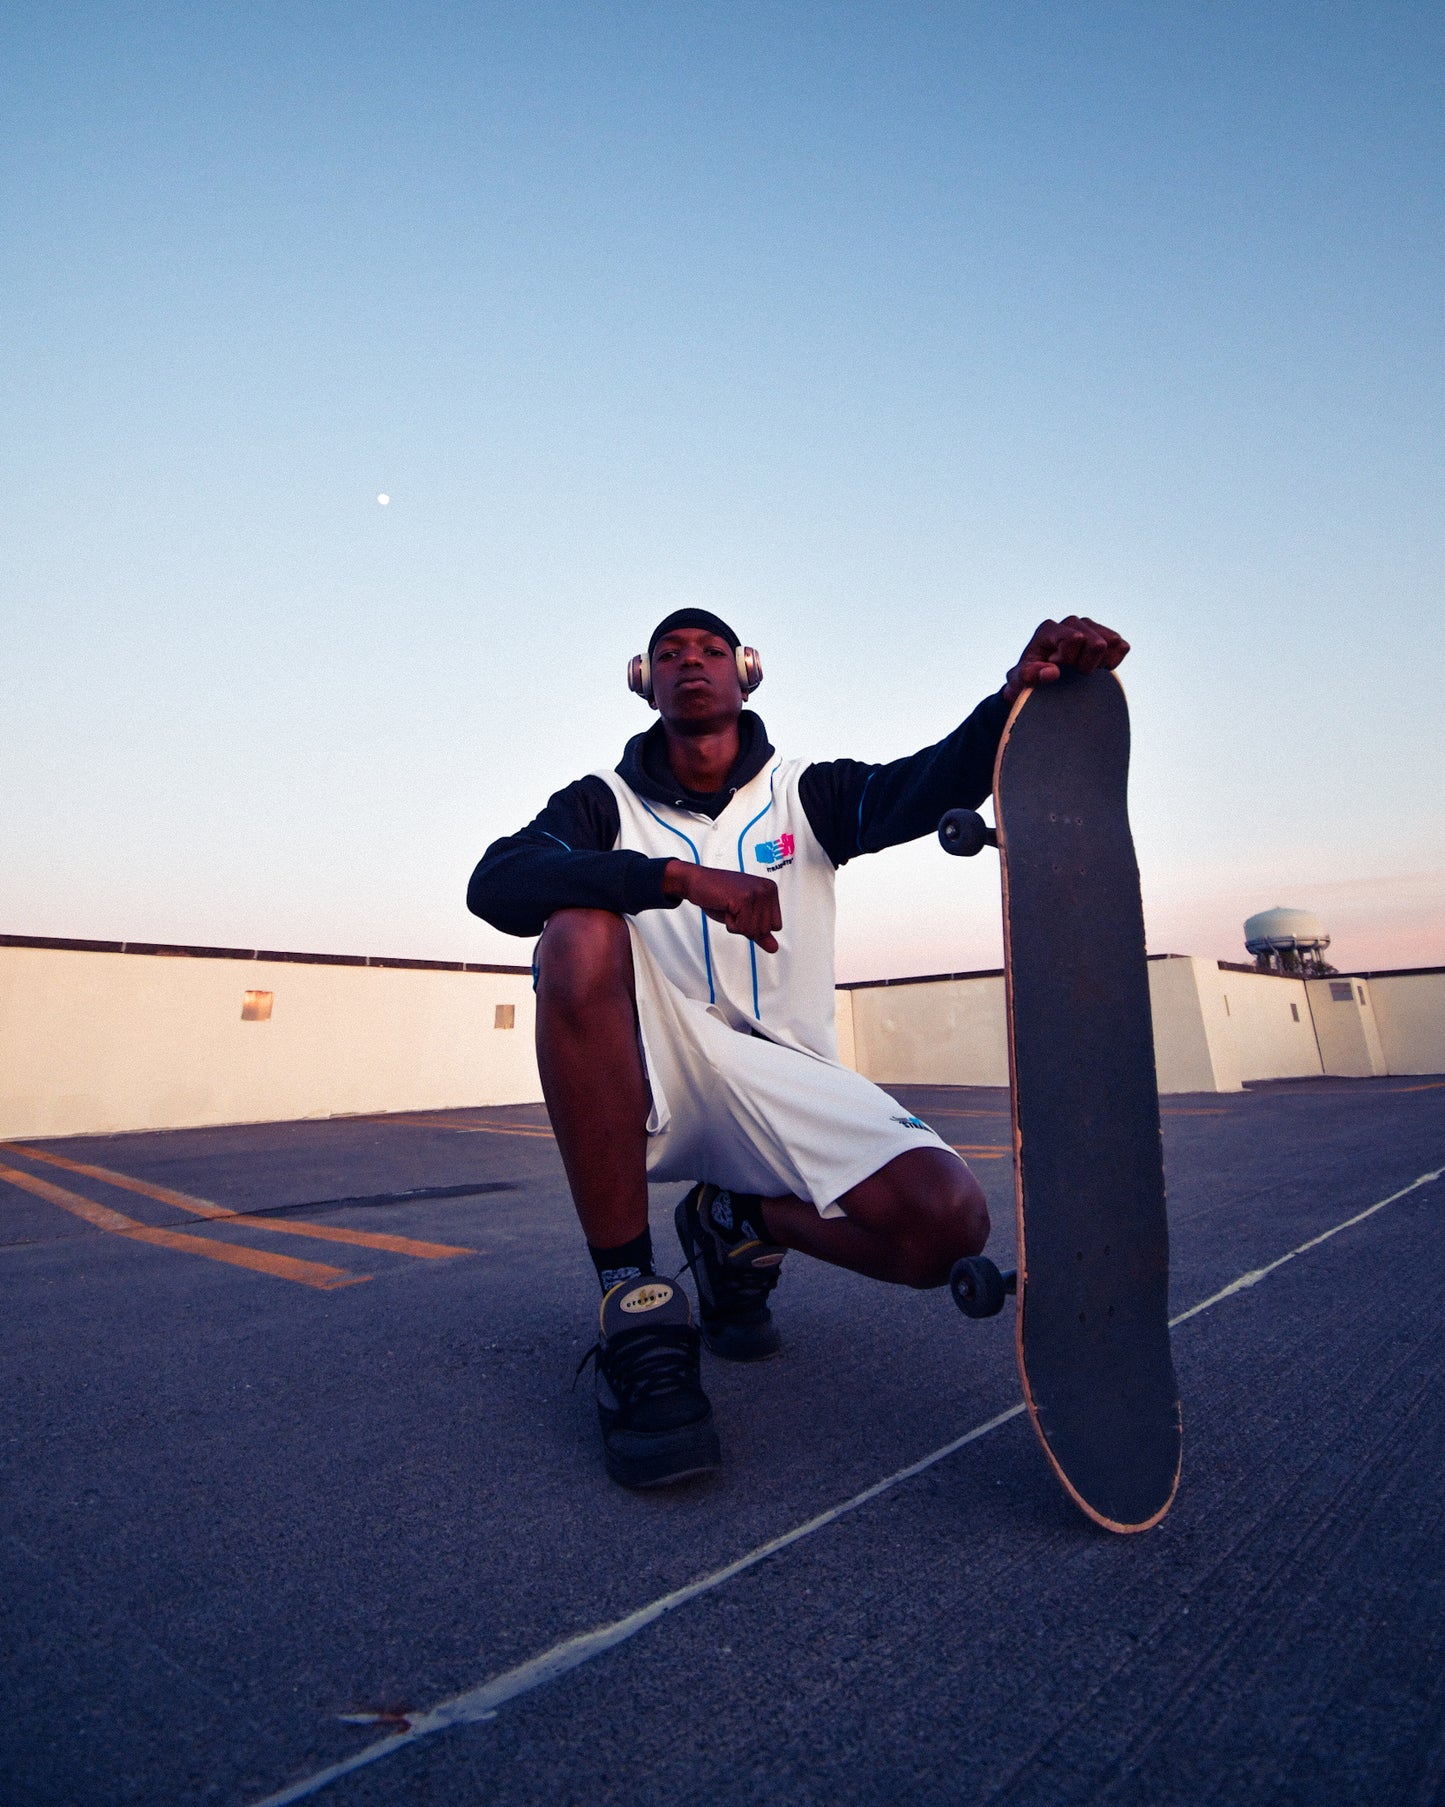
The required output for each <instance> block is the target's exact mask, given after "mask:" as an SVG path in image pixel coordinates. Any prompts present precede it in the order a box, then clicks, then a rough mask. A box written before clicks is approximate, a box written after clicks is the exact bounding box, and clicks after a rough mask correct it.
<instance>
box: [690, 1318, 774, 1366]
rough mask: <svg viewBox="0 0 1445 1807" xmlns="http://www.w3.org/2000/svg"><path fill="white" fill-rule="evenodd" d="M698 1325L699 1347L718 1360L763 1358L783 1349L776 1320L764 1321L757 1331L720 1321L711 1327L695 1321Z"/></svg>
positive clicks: (767, 1359)
mask: <svg viewBox="0 0 1445 1807" xmlns="http://www.w3.org/2000/svg"><path fill="white" fill-rule="evenodd" d="M698 1328H699V1329H700V1330H701V1331H702V1345H703V1348H704V1349H706V1350H707V1351H708V1353H709V1354H710V1355H716V1356H717V1357H718V1358H719V1360H721V1361H725V1362H766V1361H771V1360H772V1358H773V1357H774V1356H775V1355H781V1354H782V1353H783V1339H782V1337H781V1336H779V1335H778V1328H777V1325H776V1324H768V1325H766V1326H765V1327H764V1328H763V1329H762V1330H761V1331H759V1330H757V1329H756V1328H754V1329H749V1330H747V1331H740V1330H739V1329H738V1327H737V1326H736V1325H724V1326H723V1328H722V1329H721V1330H716V1331H714V1330H709V1329H708V1327H707V1325H706V1324H704V1323H702V1322H701V1321H699V1324H698Z"/></svg>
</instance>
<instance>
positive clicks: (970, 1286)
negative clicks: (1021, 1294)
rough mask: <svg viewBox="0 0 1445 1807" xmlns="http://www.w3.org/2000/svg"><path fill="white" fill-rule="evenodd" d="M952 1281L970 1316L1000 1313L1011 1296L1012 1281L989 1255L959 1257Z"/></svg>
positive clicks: (962, 1308) (958, 1301)
mask: <svg viewBox="0 0 1445 1807" xmlns="http://www.w3.org/2000/svg"><path fill="white" fill-rule="evenodd" d="M948 1285H949V1290H950V1291H951V1292H952V1294H953V1302H954V1304H955V1305H956V1306H957V1307H958V1309H959V1310H960V1311H961V1312H962V1313H963V1315H964V1316H965V1317H966V1318H992V1317H997V1315H998V1314H999V1312H1001V1311H1002V1310H1003V1302H1004V1300H1005V1299H1006V1298H1007V1297H1008V1283H1007V1282H1006V1281H1005V1279H1004V1276H1003V1275H1002V1274H1001V1273H1000V1272H999V1271H998V1269H997V1268H996V1267H995V1266H994V1264H993V1263H992V1262H991V1261H990V1260H989V1258H988V1256H987V1255H965V1256H964V1257H963V1259H962V1260H961V1261H955V1262H954V1264H953V1272H952V1273H951V1274H950V1275H949V1276H948Z"/></svg>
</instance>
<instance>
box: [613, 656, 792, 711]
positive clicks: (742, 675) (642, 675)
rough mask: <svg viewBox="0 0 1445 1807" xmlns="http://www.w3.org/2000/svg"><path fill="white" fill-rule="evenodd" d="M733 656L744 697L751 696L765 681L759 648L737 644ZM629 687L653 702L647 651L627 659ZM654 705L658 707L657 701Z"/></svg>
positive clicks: (635, 694) (649, 660)
mask: <svg viewBox="0 0 1445 1807" xmlns="http://www.w3.org/2000/svg"><path fill="white" fill-rule="evenodd" d="M733 657H734V658H735V659H736V660H737V666H738V683H739V684H741V685H742V690H743V695H744V697H749V696H751V695H752V693H753V692H754V691H755V690H756V689H757V687H758V685H759V684H761V683H762V681H763V662H762V660H761V659H760V658H759V657H758V649H757V648H756V647H755V646H735V647H734V648H733ZM627 688H628V689H629V690H630V691H631V692H632V693H633V695H634V696H640V697H641V698H642V699H643V701H644V702H648V703H653V697H652V661H651V659H649V658H648V656H647V654H646V653H634V654H633V655H632V657H631V658H630V659H629V660H628V661H627ZM653 707H654V708H656V707H657V705H656V703H653Z"/></svg>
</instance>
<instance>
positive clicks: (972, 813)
mask: <svg viewBox="0 0 1445 1807" xmlns="http://www.w3.org/2000/svg"><path fill="white" fill-rule="evenodd" d="M938 840H939V844H940V845H941V846H942V848H943V851H944V852H945V853H960V854H965V855H968V856H972V855H973V854H975V853H982V851H983V850H984V848H985V847H997V846H998V836H997V835H996V834H995V833H994V831H993V829H991V828H990V827H989V825H988V823H987V822H985V821H984V819H983V817H982V816H981V815H980V814H979V813H978V811H977V810H976V809H950V810H946V811H945V812H944V814H943V815H942V816H941V817H940V818H939V823H938Z"/></svg>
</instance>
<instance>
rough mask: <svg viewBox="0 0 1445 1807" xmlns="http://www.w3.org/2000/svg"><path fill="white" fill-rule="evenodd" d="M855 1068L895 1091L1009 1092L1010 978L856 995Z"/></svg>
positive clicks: (871, 988) (875, 989) (864, 989)
mask: <svg viewBox="0 0 1445 1807" xmlns="http://www.w3.org/2000/svg"><path fill="white" fill-rule="evenodd" d="M848 995H849V996H850V997H851V999H852V1006H853V1050H854V1056H853V1064H854V1065H855V1066H856V1067H857V1069H858V1071H859V1072H860V1073H863V1074H866V1075H867V1077H868V1078H870V1079H876V1080H877V1081H878V1082H879V1083H880V1084H889V1085H1007V1084H1008V1028H1007V1024H1006V1021H1005V1017H1004V995H1003V974H1002V973H980V974H978V975H976V976H972V977H969V978H966V979H959V978H945V979H936V980H927V981H924V982H921V983H915V982H914V981H912V980H908V981H904V982H900V983H895V984H891V985H861V986H855V987H852V988H850V990H849V993H848Z"/></svg>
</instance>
